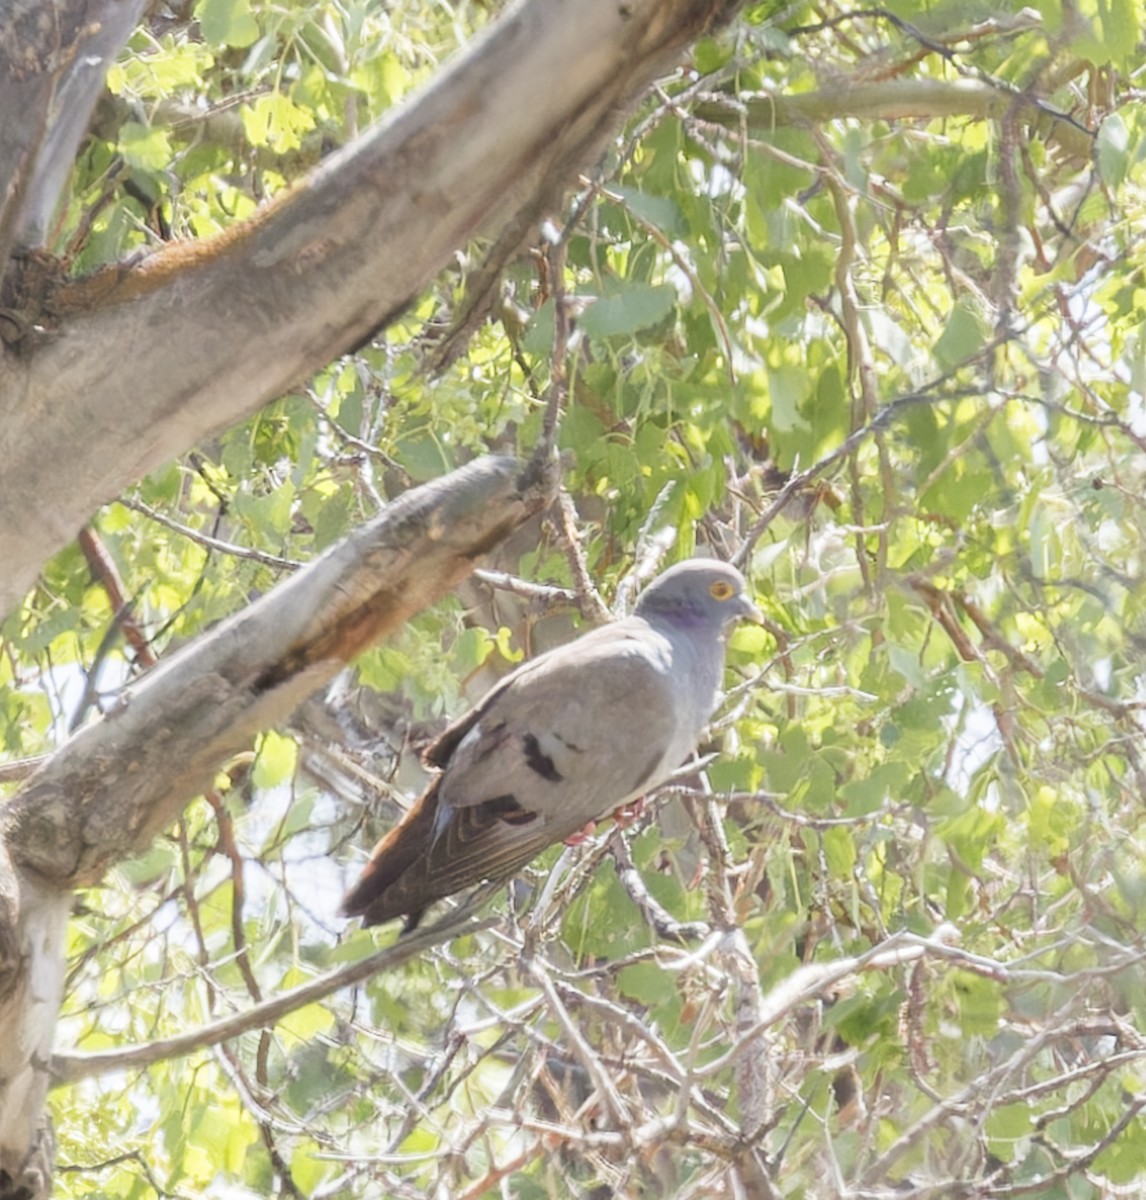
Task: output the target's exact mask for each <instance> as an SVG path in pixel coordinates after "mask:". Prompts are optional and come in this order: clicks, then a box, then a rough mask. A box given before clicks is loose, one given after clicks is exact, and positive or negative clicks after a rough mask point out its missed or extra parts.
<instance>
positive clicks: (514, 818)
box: [342, 559, 760, 928]
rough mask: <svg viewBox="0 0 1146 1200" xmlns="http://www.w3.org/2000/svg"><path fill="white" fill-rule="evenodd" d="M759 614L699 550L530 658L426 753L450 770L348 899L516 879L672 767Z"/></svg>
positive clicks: (364, 903) (398, 902)
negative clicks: (628, 609) (603, 618)
mask: <svg viewBox="0 0 1146 1200" xmlns="http://www.w3.org/2000/svg"><path fill="white" fill-rule="evenodd" d="M742 617H748V618H752V619H755V620H759V619H760V614H759V612H758V611H757V610H756V608H755V606H754V605H753V604H752V602H751V600H750V599H749V597H748V595H747V592H746V589H745V584H744V579H743V577H742V576H741V575H740V573H739V572H738V571H737V570H736V569H735V568H733V567H730V566H728V565H726V564H724V563H720V562H716V561H714V560H709V559H694V560H691V561H689V562H685V563H680V564H678V565H677V566H675V567H671V568H670V569H669V570H667V571H665V572H664V573H663V574H662V575H660V576H659V577H658V578H657V579H656V580H654V581H653V583H652V584H650V585H649V587H648V588H647V589H646V590H645V592H644V593H643V595H642V596H641V598H640V600H639V601H638V602H637V606H636V609H635V611H634V612H633V615H632V616H630V617H626V618H625V619H624V620H621V621H615V622H613V623H612V624H609V625H604V626H602V627H601V628H599V629H594V630H592V631H591V632H590V633H587V634H585V635H584V636H583V637H580V638H578V639H577V640H576V641H573V642H570V643H569V644H568V645H565V646H560V647H558V648H557V649H555V650H551V651H549V652H548V653H547V654H542V655H540V656H539V657H538V658H535V659H533V660H532V661H530V662H527V663H524V664H523V665H522V666H520V667H518V668H517V669H516V670H515V671H513V672H512V673H511V674H509V675H507V676H506V677H505V678H504V679H503V680H502V681H501V682H500V683H498V684H497V685H496V686H495V687H494V688H492V689H491V690H490V691H489V692H488V693H487V694H486V695H485V697H484V698H483V699H482V700H481V701H480V702H479V703H478V704H477V705H476V706H475V707H474V708H473V709H472V710H471V711H470V712H468V713H467V714H466V715H465V716H463V717H461V718H460V719H459V720H458V721H455V722H454V724H453V725H451V726H450V727H449V728H448V729H446V731H445V732H444V733H443V734H442V735H441V736H440V737H439V738H438V739H437V741H436V742H434V744H433V745H432V746H431V747H430V748H429V750H428V751H427V753H426V756H425V761H426V763H427V765H428V766H431V767H437V768H439V769H440V770H441V774H440V775H438V776H437V777H436V778H435V779H434V780H432V781H431V783H430V785H429V787H428V788H427V789H426V791H425V792H424V793H423V794H422V796H421V797H420V798H419V799H418V801H417V802H416V803H415V804H414V806H413V807H412V808H411V809H410V810H409V812H407V813H406V815H405V817H403V819H402V821H401V822H400V823H399V824H398V825H397V826H396V827H395V828H394V829H392V830H391V831H390V832H389V833H388V834H387V835H386V836H385V837H384V838H383V839H382V840H381V841H380V842H379V843H378V845H377V846H375V848H374V851H373V853H372V854H371V856H370V861H369V862H368V863H367V865H366V867H365V869H364V870H363V872H362V874H361V876H360V877H359V879H358V881H357V883H356V884H355V885H354V887H353V888H352V889H351V890H350V892H349V893H347V896H346V898H345V900H344V901H343V906H342V907H343V912H344V913H345V914H346V915H347V916H362V917H363V918H364V921H365V924H367V925H374V924H378V923H379V922H382V921H388V920H390V919H391V918H393V917H399V916H405V917H406V918H407V927H408V928H412V927H413V926H414V925H415V924H417V921H418V919H419V918H420V916H421V914H422V910H423V909H424V908H425V907H426V906H427V905H428V904H431V903H433V902H434V901H435V900H440V899H442V898H443V897H445V896H449V895H451V894H452V893H454V892H457V891H460V890H461V889H462V888H465V887H468V886H470V885H471V884H475V883H478V882H480V881H481V880H483V879H504V878H507V877H508V876H510V875H512V874H513V873H514V872H515V871H517V870H518V869H520V868H521V867H522V866H524V865H525V864H526V863H527V862H529V860H530V859H532V858H534V857H535V856H536V855H537V854H539V853H540V852H541V851H542V850H544V849H545V848H546V847H547V846H551V845H553V844H554V843H555V842H560V841H563V840H565V839H566V838H569V837H570V836H572V835H574V834H576V833H577V831H578V830H580V829H582V828H583V827H584V826H585V825H587V824H588V823H589V822H591V821H595V820H598V819H600V818H601V817H603V816H605V815H607V814H608V813H611V812H613V811H614V810H616V809H617V808H618V807H620V806H621V805H624V804H627V803H629V802H630V801H632V800H633V799H635V798H636V797H638V796H641V795H643V794H644V793H645V792H646V791H648V790H650V789H651V788H654V787H656V786H657V785H658V784H659V783H662V782H663V781H664V780H665V779H666V778H667V777H668V776H669V775H670V774H671V773H672V772H673V771H674V770H675V769H676V768H677V767H678V766H680V764H681V763H682V762H683V761H684V760H685V759H686V758H687V757H688V756H689V754H691V753H692V751H693V750H694V749H695V748H696V743H697V740H698V739H699V737H700V734H701V731H702V730H703V729H704V726H705V724H706V723H707V722H708V719H709V717H710V716H711V715H712V711H713V709H714V707H715V706H716V701H717V697H718V694H719V687H720V681H721V676H722V674H723V669H724V632H725V628H726V626H727V625H728V624H729V623H730V622H731V621H733V620H736V619H737V618H742Z"/></svg>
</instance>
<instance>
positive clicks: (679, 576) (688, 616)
mask: <svg viewBox="0 0 1146 1200" xmlns="http://www.w3.org/2000/svg"><path fill="white" fill-rule="evenodd" d="M636 614H637V616H639V617H644V618H646V619H649V618H651V617H659V618H661V619H663V620H667V621H671V622H672V623H673V624H674V625H681V626H685V627H689V628H701V627H710V628H715V629H716V630H718V631H719V630H722V629H723V628H724V627H725V625H727V624H728V623H729V622H730V621H736V620H748V621H755V622H756V623H757V624H760V623H762V622H763V620H764V617H763V615H762V614H761V612H760V610H759V609H758V608H757V607H756V605H755V604H753V602H752V598H751V597H750V596H749V594H748V585H747V584H746V583H745V581H744V576H743V575H741V574H740V572H739V571H738V570H737V569H736V568H735V567H731V566H729V565H728V564H727V563H722V562H719V561H717V560H716V559H710V558H693V559H689V560H688V561H687V562H682V563H677V565H676V566H675V567H669V569H668V570H667V571H665V572H664V573H663V574H661V575H658V576H657V578H656V579H654V580H653V582H652V583H650V584H649V586H648V587H647V588H645V590H644V592H643V593H642V594H641V598H640V599H639V600H638V601H637V607H636Z"/></svg>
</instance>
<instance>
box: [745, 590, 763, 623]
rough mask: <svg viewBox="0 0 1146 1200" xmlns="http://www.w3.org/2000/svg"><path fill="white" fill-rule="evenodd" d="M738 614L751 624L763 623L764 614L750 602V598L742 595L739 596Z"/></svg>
mask: <svg viewBox="0 0 1146 1200" xmlns="http://www.w3.org/2000/svg"><path fill="white" fill-rule="evenodd" d="M739 615H740V616H741V617H743V618H744V620H746V621H751V622H752V624H753V625H763V624H764V614H763V613H762V612H761V611H760V610H759V609H758V608H757V607H756V605H755V604H753V603H752V601H751V599H750V598H749V597H748V596H746V595H744V596H741V597H740V611H739Z"/></svg>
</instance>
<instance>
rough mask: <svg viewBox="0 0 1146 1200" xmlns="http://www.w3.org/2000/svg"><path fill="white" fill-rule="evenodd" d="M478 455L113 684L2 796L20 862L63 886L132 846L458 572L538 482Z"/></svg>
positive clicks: (533, 496) (497, 534) (537, 504)
mask: <svg viewBox="0 0 1146 1200" xmlns="http://www.w3.org/2000/svg"><path fill="white" fill-rule="evenodd" d="M522 472H523V468H522V466H521V464H520V463H518V462H517V461H515V460H513V459H505V458H488V459H481V460H479V461H478V462H476V463H473V464H471V465H470V466H469V467H465V468H463V469H462V470H460V471H457V472H455V473H454V474H452V475H448V476H446V477H445V478H443V479H440V480H437V481H435V482H434V483H431V484H427V485H426V486H424V487H420V488H417V489H415V490H414V491H411V492H407V493H406V494H405V495H404V496H402V497H401V498H400V499H399V500H398V501H396V502H395V503H394V504H392V505H390V506H389V507H388V508H387V509H386V511H385V512H384V513H383V514H382V515H381V516H379V517H378V518H376V519H375V520H374V521H372V522H370V523H369V524H367V525H364V526H362V527H361V528H360V529H358V530H356V531H355V532H354V533H352V534H351V535H350V536H349V537H348V538H347V539H346V540H345V541H344V542H342V543H341V544H340V545H338V546H337V547H335V548H334V549H333V550H332V551H330V552H329V553H327V554H326V555H324V556H323V557H322V558H320V559H318V560H317V561H316V562H314V563H312V564H311V565H310V566H309V567H307V568H305V569H304V570H301V571H299V572H298V573H297V574H296V575H294V576H292V577H291V578H290V579H288V580H286V581H284V582H283V583H281V584H280V585H279V586H278V587H276V588H275V589H274V590H273V591H272V592H270V593H269V594H268V595H266V596H264V597H263V598H262V599H261V600H259V601H257V602H256V603H255V604H252V605H251V606H250V607H249V608H248V609H246V610H245V611H243V612H242V613H239V614H238V615H237V616H235V617H232V618H231V619H230V620H229V621H225V622H224V623H223V624H221V625H220V626H219V627H218V628H216V629H215V630H213V631H212V632H211V633H210V634H208V635H206V636H204V637H202V638H199V639H197V640H196V641H195V642H193V643H191V644H189V645H188V646H186V647H184V649H183V650H181V651H179V652H178V653H176V654H173V655H172V656H171V657H170V658H167V659H165V660H164V662H163V663H162V664H161V665H160V666H159V667H157V668H156V669H155V670H154V671H152V672H151V673H150V674H148V675H146V676H144V677H143V679H142V680H140V681H139V682H138V683H137V684H133V685H132V686H131V688H130V689H129V690H127V691H125V692H124V693H123V694H122V695H121V697H120V703H119V705H118V707H117V708H116V709H115V710H114V711H113V712H111V713H109V714H108V715H107V716H105V717H104V718H103V719H102V720H100V721H98V722H97V723H95V724H94V725H91V726H89V727H88V728H86V729H84V730H82V731H81V732H80V733H79V734H77V735H76V736H75V737H74V738H72V739H71V740H70V741H69V742H67V743H66V744H65V745H64V746H63V747H62V748H61V749H60V750H59V751H58V752H57V753H56V754H55V755H53V756H52V758H51V759H50V760H49V761H48V762H47V764H45V766H44V767H43V768H41V770H39V771H38V772H37V773H36V775H35V776H33V777H32V778H31V779H30V780H29V781H28V783H27V784H26V785H25V787H24V788H23V790H22V791H21V792H20V793H18V794H17V795H16V796H15V797H14V798H13V799H12V800H11V801H9V802H8V803H7V804H6V805H5V806H4V807H3V808H2V809H0V833H2V834H3V837H4V839H5V842H6V844H7V847H8V851H9V853H10V854H11V856H12V860H13V862H14V864H15V865H16V866H17V867H18V868H23V869H24V870H26V871H32V872H35V873H36V874H37V875H38V876H40V877H41V878H43V879H46V880H48V881H50V882H51V884H52V885H54V886H55V887H58V888H61V889H70V888H74V887H77V886H81V885H84V884H90V883H92V882H94V881H95V880H97V879H99V878H100V876H101V875H102V874H103V872H104V871H105V870H106V869H107V868H108V867H109V866H110V865H111V864H112V863H113V862H115V861H117V860H118V859H119V858H121V857H123V856H124V855H127V854H130V853H132V852H133V851H136V850H139V849H141V848H142V847H143V846H145V845H146V844H147V842H148V841H149V840H150V839H151V838H152V837H153V836H154V835H155V833H157V832H158V831H159V830H160V829H163V828H164V827H165V826H167V825H168V824H170V822H171V821H172V820H173V819H174V818H175V816H176V815H177V814H178V813H179V811H180V809H181V808H182V807H183V805H184V804H185V803H186V802H187V801H188V800H189V799H191V798H192V797H193V796H195V795H197V794H198V793H199V792H201V791H202V790H203V788H204V787H206V786H208V785H209V783H210V781H211V779H212V777H213V775H214V772H215V771H216V770H217V769H218V766H219V764H220V763H221V762H223V761H224V760H225V759H227V758H228V757H229V756H230V755H232V754H235V753H237V752H239V751H240V750H243V749H245V748H246V747H247V746H248V745H249V743H250V739H251V737H252V736H253V735H254V734H255V733H256V732H258V731H259V730H261V729H266V728H267V727H269V726H272V725H274V724H276V723H277V722H279V721H281V720H282V719H283V718H284V717H285V716H287V714H289V713H290V712H291V711H292V710H293V709H294V707H295V706H296V705H297V704H298V703H299V702H300V701H301V700H303V699H304V698H305V697H306V696H307V695H309V694H310V693H311V692H312V691H314V690H315V689H316V688H318V687H319V686H321V685H322V684H323V683H325V682H327V681H328V680H329V679H331V678H332V677H333V676H334V675H335V674H336V673H337V672H338V671H339V670H340V669H341V668H342V667H343V666H344V665H345V664H346V663H347V662H349V661H350V660H351V659H352V658H353V657H354V656H355V655H356V654H357V653H358V652H359V651H361V650H363V649H364V648H365V647H366V646H368V645H369V644H370V643H371V642H374V641H376V640H377V639H379V638H381V637H385V636H386V635H387V634H388V633H390V632H392V631H393V630H394V629H396V628H397V627H398V626H399V625H401V624H402V623H403V622H404V621H406V620H407V619H408V618H409V617H410V616H412V615H413V614H414V613H416V612H418V611H419V610H420V609H422V608H425V607H426V606H427V605H428V604H430V603H432V602H433V601H434V600H435V599H437V598H438V597H439V596H441V595H442V594H443V593H444V592H446V591H447V590H448V589H449V588H450V587H452V586H453V585H454V584H455V583H457V581H458V580H459V579H461V578H462V577H463V576H465V575H467V574H469V572H470V571H471V570H472V568H473V566H474V563H475V560H476V559H477V558H479V557H480V556H481V555H482V554H483V553H484V552H485V551H487V550H488V549H490V547H491V546H493V545H495V544H496V543H497V542H499V541H500V540H501V539H502V538H504V537H505V536H506V535H507V534H508V533H509V532H511V531H512V530H513V529H515V528H516V527H517V526H518V525H520V524H521V523H522V522H523V521H524V520H525V519H526V518H527V517H528V516H529V515H531V514H532V513H534V512H536V511H537V510H538V509H540V508H541V507H543V506H544V504H545V503H546V502H547V500H548V498H549V494H550V488H551V480H550V479H549V478H547V477H541V478H538V479H530V478H524V479H523V476H522Z"/></svg>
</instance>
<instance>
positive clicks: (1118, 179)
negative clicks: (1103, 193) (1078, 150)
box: [1094, 113, 1130, 188]
mask: <svg viewBox="0 0 1146 1200" xmlns="http://www.w3.org/2000/svg"><path fill="white" fill-rule="evenodd" d="M1094 153H1095V158H1096V160H1097V162H1098V170H1099V172H1100V173H1101V175H1102V179H1103V182H1104V183H1105V184H1106V186H1107V187H1111V188H1117V187H1121V186H1122V183H1123V181H1124V180H1125V179H1126V173H1127V171H1128V170H1129V169H1130V130H1129V129H1127V128H1126V122H1125V121H1123V119H1122V117H1121V116H1120V115H1119V114H1118V113H1111V114H1110V115H1109V116H1108V117H1107V118H1106V119H1105V120H1104V121H1103V122H1102V124H1101V125H1100V126H1099V127H1098V136H1097V137H1096V138H1095V142H1094Z"/></svg>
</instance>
